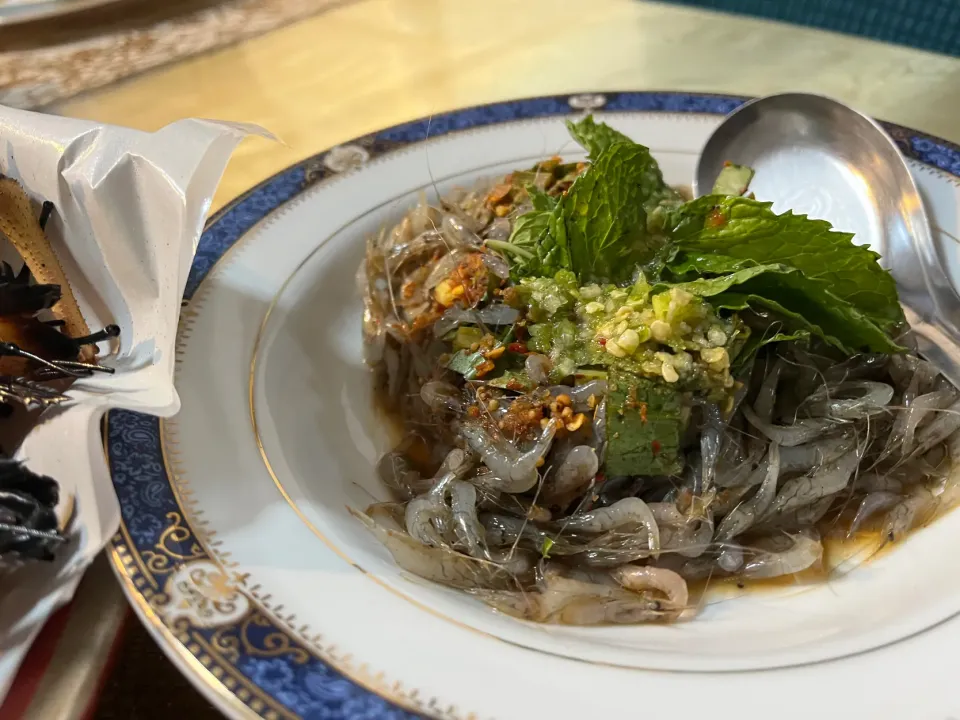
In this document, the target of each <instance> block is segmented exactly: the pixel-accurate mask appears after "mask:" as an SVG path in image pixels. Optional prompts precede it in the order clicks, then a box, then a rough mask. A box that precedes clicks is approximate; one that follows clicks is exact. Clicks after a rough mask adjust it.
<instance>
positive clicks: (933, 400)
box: [891, 388, 957, 454]
mask: <svg viewBox="0 0 960 720" xmlns="http://www.w3.org/2000/svg"><path fill="white" fill-rule="evenodd" d="M956 396H957V393H956V391H955V390H954V389H953V388H944V389H942V390H935V391H933V392H931V393H927V394H926V395H920V396H919V397H917V398H915V399H914V400H913V402H911V403H910V405H909V408H908V409H907V410H906V411H905V412H904V413H903V415H904V416H905V418H906V420H905V423H904V429H903V436H902V443H903V452H904V454H906V453H908V452H909V451H910V450H911V448H912V446H913V441H914V437H915V435H916V432H917V426H918V425H919V424H920V423H921V422H923V420H924V418H925V417H926V416H927V415H928V414H929V413H930V411H932V410H940V409H942V408H944V407H945V406H947V405H949V404H950V403H951V402H952V401H953V400H954V399H955V398H956ZM891 442H894V440H893V439H891Z"/></svg>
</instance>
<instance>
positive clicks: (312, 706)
mask: <svg viewBox="0 0 960 720" xmlns="http://www.w3.org/2000/svg"><path fill="white" fill-rule="evenodd" d="M581 97H583V96H562V95H558V96H552V97H541V98H531V99H528V100H517V101H512V102H503V103H496V104H492V105H484V106H480V107H474V108H468V109H465V110H458V111H455V112H451V113H444V114H441V115H436V116H434V117H432V118H430V119H428V120H417V121H414V122H409V123H404V124H402V125H397V126H395V127H392V128H388V129H386V130H382V131H380V132H377V133H373V134H371V135H368V136H365V137H362V138H359V139H357V140H355V141H353V143H355V144H358V145H361V146H363V147H364V148H365V149H367V151H368V152H369V153H370V156H371V157H376V156H377V155H382V154H384V153H386V152H389V151H390V150H392V149H394V148H397V147H402V146H405V145H409V144H411V143H416V142H420V141H422V140H423V139H424V138H426V137H433V136H437V135H444V134H447V133H450V132H455V131H458V130H465V129H468V128H473V127H481V126H485V125H493V124H496V123H502V122H507V121H511V120H520V119H523V118H536V117H549V116H556V115H565V114H569V113H571V112H574V108H575V107H580V105H578V101H577V100H576V98H581ZM594 98H595V100H594ZM744 100H745V98H739V97H731V96H723V95H708V94H692V93H671V92H620V93H605V94H596V95H595V96H591V102H594V103H596V102H599V103H600V105H596V104H595V105H594V106H595V107H596V108H597V109H598V110H600V109H602V110H605V111H627V112H630V111H632V112H639V111H643V112H679V113H687V112H689V113H711V114H725V113H728V112H730V111H731V110H733V109H735V108H736V107H738V106H739V105H740V104H741V103H743V102H744ZM601 106H602V107H601ZM884 126H885V127H886V129H887V131H888V132H889V133H890V134H891V136H892V137H893V138H894V140H895V141H896V142H897V144H898V146H899V147H900V149H901V150H902V151H903V153H904V154H905V155H907V156H908V157H911V158H914V159H916V160H920V161H922V162H925V163H927V164H929V165H932V166H934V167H937V168H940V169H941V170H944V171H946V172H948V173H951V174H953V175H955V176H958V177H960V147H958V146H956V145H954V144H952V143H949V142H947V141H944V140H940V139H937V138H932V137H929V136H926V135H923V134H920V133H917V132H915V131H913V130H909V129H907V128H902V127H900V126H897V125H891V124H884ZM323 159H324V154H323V153H321V154H319V155H317V156H315V157H313V158H309V159H307V160H304V161H303V162H301V163H299V164H297V165H294V166H293V167H291V168H288V169H287V170H284V171H282V172H280V173H278V174H277V175H275V176H273V177H272V178H270V179H269V180H266V181H265V182H263V183H262V184H260V185H259V186H257V187H256V188H254V189H253V190H251V191H249V192H247V193H246V194H244V195H242V196H241V197H239V198H237V199H236V200H235V201H234V202H233V203H231V204H230V205H229V206H227V207H226V208H224V209H223V210H222V211H220V212H219V213H217V214H216V215H215V216H214V217H213V218H212V219H211V221H210V222H209V223H208V226H207V229H206V230H205V231H204V233H203V235H202V237H201V239H200V244H199V247H198V249H197V254H196V258H195V260H194V262H193V266H192V267H191V269H190V275H189V277H188V280H187V285H186V291H185V293H184V295H185V298H186V300H185V302H186V301H189V299H190V298H192V297H193V295H194V293H195V292H196V291H197V288H198V287H199V285H200V283H201V282H202V281H203V279H204V278H205V277H206V276H207V274H208V273H209V272H210V270H211V268H213V266H214V265H215V264H216V262H217V261H218V260H219V259H220V258H221V257H223V255H224V253H226V252H227V251H228V250H229V249H230V248H231V247H232V246H233V245H234V244H235V243H236V242H237V241H238V240H239V239H240V238H241V237H242V236H243V234H244V233H246V232H247V231H248V230H250V228H251V227H253V225H254V224H255V223H257V222H259V221H260V220H261V219H263V218H264V217H266V216H267V215H268V214H270V213H271V212H273V211H274V210H276V209H277V208H279V207H280V206H281V205H283V204H284V203H285V202H287V201H288V200H290V199H292V198H294V197H296V196H297V195H298V194H299V193H301V192H303V191H304V189H305V188H307V187H309V186H310V185H312V184H313V183H315V182H317V181H318V180H321V179H323V178H324V177H326V176H328V175H329V174H330V171H329V170H327V169H325V167H324V163H323ZM107 444H108V455H109V459H110V466H111V470H112V473H113V482H114V487H115V489H116V493H117V497H118V498H119V500H120V508H121V511H122V517H123V527H124V529H125V532H121V533H118V534H117V535H116V537H115V538H114V540H113V544H114V546H115V547H116V548H118V550H120V551H122V552H123V553H129V554H130V555H132V556H134V557H137V558H144V557H149V556H151V554H154V555H155V554H156V552H157V551H158V550H159V549H161V548H158V546H159V545H161V543H163V548H165V549H166V551H167V552H168V553H169V554H171V556H173V557H175V556H176V555H177V554H179V555H180V556H181V557H204V558H206V557H207V556H206V554H205V553H202V552H201V554H200V555H197V553H198V552H200V551H199V550H198V545H197V543H196V538H195V537H194V536H193V533H192V530H191V529H190V527H189V524H188V523H187V522H186V518H184V516H183V509H182V508H181V507H180V506H179V504H178V502H177V499H176V496H175V494H174V492H173V488H172V487H171V484H170V478H169V477H168V475H167V470H166V468H165V466H164V462H163V455H162V451H161V439H160V423H159V420H157V419H156V418H153V417H149V416H146V415H139V414H137V413H131V412H127V411H115V412H113V413H111V414H110V418H109V424H108V430H107ZM172 517H173V518H176V519H177V522H179V521H180V519H181V518H182V519H183V522H182V523H181V524H180V526H179V527H181V528H183V532H184V533H185V536H184V535H183V534H182V533H181V534H178V535H176V536H173V535H170V534H169V529H170V527H171V518H172ZM165 532H167V535H166V536H165V535H164V533H165ZM171 538H172V539H171ZM145 567H146V566H145ZM137 568H138V564H135V563H134V564H130V565H129V566H127V567H126V571H127V572H128V573H129V574H130V575H131V578H132V579H137V574H138V573H140V572H142V571H141V570H139V569H137ZM173 569H174V568H173V567H172V566H171V567H163V566H162V565H155V566H154V567H153V569H149V568H148V571H149V572H153V573H154V574H153V577H152V578H149V579H150V580H152V581H153V582H154V584H156V585H157V586H158V587H162V580H163V576H164V574H165V573H169V572H171V571H173ZM142 585H143V586H146V583H143V584H142ZM137 587H141V585H137ZM142 592H143V593H144V596H145V597H147V599H148V600H149V596H148V593H149V592H150V591H149V590H142ZM263 622H265V623H266V624H265V625H256V626H254V625H249V624H248V625H247V626H245V631H246V633H247V634H246V635H245V636H244V637H245V640H246V642H247V643H248V645H241V644H240V643H235V644H234V646H233V647H244V648H245V649H244V650H238V651H237V652H236V657H231V658H229V659H228V658H225V657H219V658H215V660H216V662H217V663H218V665H220V666H221V668H223V669H224V670H225V671H227V672H228V674H231V673H232V676H233V677H236V678H239V679H240V680H241V681H242V680H243V679H245V680H246V681H247V683H248V686H252V687H253V688H255V689H258V690H259V691H260V693H261V694H262V695H263V696H266V697H267V698H268V699H269V700H270V701H271V702H270V703H269V706H270V707H272V708H275V709H273V710H272V712H274V713H275V714H276V713H278V710H282V712H281V713H280V714H282V715H284V716H289V717H301V718H307V719H308V720H333V719H334V718H336V719H337V720H406V719H408V718H415V717H416V716H415V715H413V714H411V713H409V712H407V711H405V710H402V709H400V708H398V707H396V706H394V705H392V704H391V703H389V702H388V701H386V700H384V699H382V698H380V697H379V696H377V695H375V694H373V693H371V692H370V691H368V690H366V689H364V688H363V687H361V686H360V685H358V684H356V683H354V682H353V681H351V680H349V679H348V678H346V677H345V676H344V675H343V674H341V673H340V672H339V671H337V670H336V669H335V668H333V667H331V666H330V665H328V664H326V663H324V662H323V661H322V660H320V659H319V658H318V657H317V656H315V655H313V654H311V653H310V652H309V651H308V650H307V649H306V648H304V647H303V646H302V645H300V644H299V643H298V642H297V641H296V640H295V639H294V638H293V637H291V636H289V635H288V634H287V633H286V632H285V631H284V630H283V629H282V628H280V627H277V626H276V625H274V624H272V623H270V622H269V621H266V620H264V621H263ZM181 630H182V629H181ZM241 632H244V630H242V629H241V628H239V627H234V626H230V627H228V628H225V629H224V628H220V629H218V630H217V631H214V630H210V629H202V628H190V629H189V631H188V634H189V635H190V636H191V637H193V638H196V639H198V640H203V641H204V643H205V644H206V646H207V647H216V646H217V644H216V642H215V641H217V640H218V638H219V641H221V642H222V641H223V640H224V637H227V638H228V639H229V636H231V634H232V635H233V636H234V638H233V639H237V637H238V636H239V633H241ZM276 633H280V634H282V635H286V636H287V639H288V640H289V652H284V653H280V654H277V653H276V652H274V650H271V651H270V653H264V654H259V655H258V654H257V653H256V652H253V650H251V649H250V648H252V649H256V648H257V647H258V643H262V644H264V646H265V645H266V644H267V642H268V641H267V638H268V636H270V635H273V634H276ZM179 635H180V637H183V633H182V632H180V633H179ZM214 635H218V638H215V637H214ZM271 647H272V646H271ZM266 655H270V656H266ZM304 660H305V661H304ZM245 702H247V704H248V705H251V707H253V706H254V705H253V704H252V703H254V702H255V700H254V698H252V697H248V699H247V700H246V701H245ZM259 707H260V708H261V712H267V710H264V709H263V708H264V705H263V704H262V703H261V705H260V706H259ZM268 709H269V708H268Z"/></svg>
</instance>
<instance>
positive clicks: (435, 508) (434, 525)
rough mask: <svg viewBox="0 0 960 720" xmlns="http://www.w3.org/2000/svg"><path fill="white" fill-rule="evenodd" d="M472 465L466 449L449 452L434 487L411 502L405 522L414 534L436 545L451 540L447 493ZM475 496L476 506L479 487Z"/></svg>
mask: <svg viewBox="0 0 960 720" xmlns="http://www.w3.org/2000/svg"><path fill="white" fill-rule="evenodd" d="M472 466H473V462H472V458H471V457H470V455H469V454H468V453H466V452H464V451H463V450H461V449H459V448H454V449H453V450H451V451H450V452H449V453H447V456H446V458H444V460H443V463H442V464H441V466H440V470H439V471H438V472H437V474H436V476H435V477H434V478H433V481H432V482H433V487H432V488H431V489H430V490H429V491H427V492H426V493H424V494H423V495H421V496H420V497H416V498H414V499H413V500H411V501H410V502H409V503H407V509H406V513H405V522H406V528H407V533H408V534H409V535H410V537H412V538H414V539H415V540H419V541H420V542H422V543H424V544H425V545H432V546H434V547H440V546H442V545H446V544H447V541H446V538H445V537H444V534H445V530H446V525H447V522H448V520H449V519H450V509H449V508H448V507H447V505H446V496H447V493H448V492H449V490H450V486H451V484H452V483H453V482H454V481H455V480H456V479H457V478H458V477H461V476H463V475H464V474H466V473H467V472H469V471H470V469H471V468H472ZM472 487H473V486H471V488H472ZM473 496H474V497H473V503H474V506H475V505H476V491H474V493H473Z"/></svg>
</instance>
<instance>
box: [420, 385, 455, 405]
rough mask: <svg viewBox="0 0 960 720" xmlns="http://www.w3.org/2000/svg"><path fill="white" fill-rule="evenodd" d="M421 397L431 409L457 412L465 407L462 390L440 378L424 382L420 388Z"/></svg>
mask: <svg viewBox="0 0 960 720" xmlns="http://www.w3.org/2000/svg"><path fill="white" fill-rule="evenodd" d="M420 398H421V399H422V400H423V402H425V403H426V404H427V407H429V408H430V409H431V410H436V411H441V410H447V411H450V412H457V411H459V410H461V409H462V407H463V401H462V399H461V398H460V391H459V390H457V388H455V387H454V386H453V385H451V384H450V383H445V382H441V381H439V380H435V381H433V382H428V383H424V385H423V387H421V388H420Z"/></svg>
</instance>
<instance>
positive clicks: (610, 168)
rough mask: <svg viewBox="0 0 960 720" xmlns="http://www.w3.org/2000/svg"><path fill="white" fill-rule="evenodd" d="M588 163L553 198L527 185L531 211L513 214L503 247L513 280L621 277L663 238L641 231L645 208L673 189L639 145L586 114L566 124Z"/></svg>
mask: <svg viewBox="0 0 960 720" xmlns="http://www.w3.org/2000/svg"><path fill="white" fill-rule="evenodd" d="M569 127H570V131H571V133H573V135H574V137H575V138H576V139H577V140H578V141H579V142H581V143H583V144H584V146H585V147H586V148H587V150H588V151H589V152H590V156H591V158H592V163H591V165H590V166H589V167H588V168H587V169H586V170H585V171H584V172H583V173H582V174H580V175H579V176H577V178H576V179H575V180H574V181H573V184H572V185H571V186H570V188H569V190H568V191H567V193H566V194H565V195H563V196H561V197H560V198H553V197H550V196H548V195H546V194H545V193H543V192H539V191H537V190H536V189H533V188H528V192H529V193H530V197H531V202H532V204H533V210H531V211H530V212H528V213H525V214H524V215H522V216H521V217H520V218H518V219H517V222H516V224H515V225H514V230H513V233H512V234H511V236H510V241H509V244H510V245H511V246H512V248H506V247H501V245H503V244H502V243H489V242H488V243H487V244H488V245H489V246H491V247H494V248H495V249H500V250H502V251H504V252H505V253H508V254H512V255H513V260H514V273H515V275H516V276H518V277H530V276H535V275H552V274H554V273H556V272H557V271H558V270H563V269H565V270H572V271H573V272H574V273H576V275H577V277H578V278H579V279H580V280H581V281H588V280H599V281H614V282H619V281H624V280H627V279H629V278H630V276H631V274H632V273H633V272H634V271H635V270H636V268H637V266H638V265H642V264H644V263H646V262H648V261H649V260H651V259H653V258H654V257H655V256H657V253H658V251H660V250H661V249H662V247H663V245H664V240H663V238H662V237H659V236H656V235H653V234H651V233H650V232H648V230H647V213H648V212H650V211H652V210H653V209H654V208H656V207H657V206H658V205H660V204H661V203H663V202H665V201H669V202H675V201H676V198H677V195H676V193H675V192H674V191H673V190H672V189H671V188H669V187H668V186H666V185H665V184H664V182H663V177H662V175H661V174H660V168H659V167H658V166H657V163H656V161H655V160H654V159H653V157H652V156H651V155H650V151H649V150H648V149H647V148H645V147H644V146H643V145H638V144H637V143H635V142H633V141H631V140H630V139H629V138H627V137H626V136H625V135H623V134H622V133H619V132H617V131H616V130H613V129H612V128H609V127H607V126H606V125H604V124H602V123H600V124H597V123H595V122H594V121H593V118H591V117H587V118H585V119H584V120H582V121H580V122H579V123H570V124H569Z"/></svg>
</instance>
